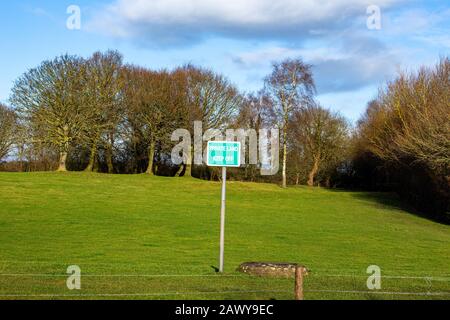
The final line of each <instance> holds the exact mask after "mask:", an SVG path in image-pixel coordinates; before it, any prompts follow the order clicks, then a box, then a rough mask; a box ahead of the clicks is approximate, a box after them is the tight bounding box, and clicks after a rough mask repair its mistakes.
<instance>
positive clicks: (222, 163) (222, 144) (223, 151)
mask: <svg viewBox="0 0 450 320" xmlns="http://www.w3.org/2000/svg"><path fill="white" fill-rule="evenodd" d="M207 154H208V159H207V165H208V166H209V167H222V203H221V210H220V257H219V272H220V273H223V271H224V261H225V259H224V257H225V213H226V194H227V167H240V166H241V144H240V142H229V141H210V142H208V150H207Z"/></svg>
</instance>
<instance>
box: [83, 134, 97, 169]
mask: <svg viewBox="0 0 450 320" xmlns="http://www.w3.org/2000/svg"><path fill="white" fill-rule="evenodd" d="M96 157H97V141H95V142H94V144H93V145H92V147H91V154H90V156H89V164H88V166H87V168H86V169H85V170H84V171H85V172H92V171H93V170H94V165H95V160H96Z"/></svg>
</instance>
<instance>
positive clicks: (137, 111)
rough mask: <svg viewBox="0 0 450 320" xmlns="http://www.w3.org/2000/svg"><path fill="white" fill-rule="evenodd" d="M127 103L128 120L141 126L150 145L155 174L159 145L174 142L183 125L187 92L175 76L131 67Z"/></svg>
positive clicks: (151, 163) (149, 150)
mask: <svg viewBox="0 0 450 320" xmlns="http://www.w3.org/2000/svg"><path fill="white" fill-rule="evenodd" d="M124 72H125V74H126V85H125V102H126V104H127V110H128V112H127V113H128V116H127V117H128V121H130V122H131V123H133V124H134V125H135V126H138V127H140V129H139V131H140V132H141V134H142V137H143V138H144V139H145V140H146V143H147V144H148V159H149V162H148V167H147V171H146V172H147V173H148V174H153V173H154V170H153V169H154V159H155V153H156V147H157V145H158V146H159V147H160V148H161V147H163V146H164V145H166V144H168V143H169V141H170V137H171V133H172V132H173V131H174V130H175V129H177V128H179V127H180V125H181V123H182V121H183V117H184V116H185V115H184V113H185V112H183V109H182V107H183V106H184V100H183V99H184V92H183V91H182V90H180V87H179V83H178V81H177V80H176V79H174V77H173V75H172V74H171V73H169V72H167V71H165V70H162V71H159V72H153V71H149V70H146V69H143V68H137V67H131V66H130V67H127V68H126V70H125V71H124Z"/></svg>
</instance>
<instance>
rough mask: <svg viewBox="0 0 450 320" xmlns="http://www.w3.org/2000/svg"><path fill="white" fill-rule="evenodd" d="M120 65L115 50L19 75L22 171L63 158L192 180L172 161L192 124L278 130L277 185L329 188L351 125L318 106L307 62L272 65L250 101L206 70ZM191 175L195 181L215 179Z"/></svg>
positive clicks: (93, 167) (65, 164)
mask: <svg viewBox="0 0 450 320" xmlns="http://www.w3.org/2000/svg"><path fill="white" fill-rule="evenodd" d="M122 61H123V60H122V56H121V55H120V54H119V53H118V52H115V51H108V52H105V53H100V52H98V53H95V54H94V55H93V56H92V57H90V58H89V59H83V58H80V57H76V56H68V55H64V56H61V57H57V58H55V59H54V60H51V61H45V62H43V63H42V64H41V65H40V66H38V67H37V68H35V69H31V70H29V71H28V72H27V73H25V74H24V75H23V76H21V77H20V78H19V79H18V80H17V81H16V83H15V85H14V87H13V89H12V95H11V98H10V102H11V104H12V106H13V109H12V110H8V113H10V114H13V115H14V118H15V119H16V120H15V123H16V130H14V132H15V134H14V136H15V139H14V140H15V143H14V144H11V143H9V144H8V149H9V148H11V147H12V146H13V145H14V146H15V150H16V158H17V162H15V164H16V167H17V166H18V167H19V168H20V169H24V168H25V169H28V170H35V169H38V170H39V169H41V170H42V169H48V168H49V167H52V164H51V163H52V161H53V160H54V159H58V160H57V161H58V165H57V170H59V171H66V170H68V169H70V170H85V171H102V172H108V173H142V172H146V173H148V174H154V173H158V174H164V175H183V174H184V175H185V176H191V175H192V174H193V172H192V167H191V165H189V161H187V159H185V160H186V161H185V164H184V165H182V166H181V167H177V166H174V165H173V164H171V163H170V152H171V150H172V148H173V147H174V142H172V141H171V139H170V138H171V134H172V132H173V131H174V130H176V129H178V128H185V129H189V130H191V134H192V135H193V134H194V132H193V129H194V121H201V122H202V126H203V130H204V131H206V130H208V129H213V128H214V129H219V130H225V129H227V128H243V129H254V130H257V131H258V130H259V129H262V128H273V127H276V128H279V129H280V132H281V133H282V134H281V143H282V152H281V159H282V170H281V177H279V176H277V177H273V178H272V179H278V177H279V178H280V179H281V181H282V185H283V186H284V187H285V186H287V184H288V183H293V182H295V183H297V184H299V183H308V184H309V185H315V184H317V183H319V182H321V181H329V180H330V179H329V178H330V174H329V173H330V172H331V171H332V169H331V168H332V166H333V165H335V164H337V162H338V161H337V160H338V158H339V156H341V155H342V153H341V152H340V151H341V149H342V148H344V145H345V141H346V140H348V136H349V130H348V125H347V122H346V121H345V119H343V118H342V117H340V116H339V115H337V114H334V113H331V112H330V111H328V110H326V109H324V108H322V107H320V106H319V105H318V104H317V103H315V102H314V94H315V84H314V79H313V75H312V72H311V66H309V65H307V64H305V63H304V62H303V61H302V60H300V59H288V60H285V61H283V62H281V63H275V64H274V66H273V72H272V73H271V74H270V75H269V76H268V77H267V78H266V80H265V87H264V89H263V90H261V91H260V92H259V93H257V94H249V95H244V94H242V93H240V92H239V91H238V89H237V88H236V87H235V86H234V85H232V84H231V83H230V82H229V81H228V80H227V79H226V78H225V77H223V76H222V75H219V74H216V73H214V72H212V71H211V70H208V69H203V68H198V67H195V66H192V65H187V66H183V67H179V68H177V69H175V70H172V71H167V70H159V71H153V70H148V69H145V68H142V67H138V66H133V65H124V64H123V62H122ZM5 110H7V109H6V108H5ZM11 133H12V132H10V134H8V138H9V139H10V140H11ZM259 166H260V164H257V165H247V166H246V170H245V174H243V173H241V172H238V171H236V172H234V175H235V178H236V179H250V180H257V179H262V178H261V177H259V176H258V175H257V174H256V173H257V170H258V168H259ZM306 167H309V170H305V168H306ZM195 169H196V170H195V172H194V174H195V175H197V176H203V177H213V176H214V171H211V170H209V169H207V168H204V167H200V168H195ZM322 169H326V170H322ZM320 173H322V175H323V176H324V177H323V179H322V178H321V181H316V178H317V177H318V176H319V174H320ZM325 173H327V174H328V177H325Z"/></svg>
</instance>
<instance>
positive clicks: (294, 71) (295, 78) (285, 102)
mask: <svg viewBox="0 0 450 320" xmlns="http://www.w3.org/2000/svg"><path fill="white" fill-rule="evenodd" d="M265 89H266V90H267V93H268V94H269V96H270V97H271V98H272V100H273V101H274V104H273V106H274V113H275V114H276V119H277V125H278V126H279V128H280V130H281V131H282V139H283V141H282V143H283V172H282V175H283V182H282V184H283V188H286V187H287V171H286V170H287V156H288V154H287V153H288V125H289V119H290V117H291V116H292V114H293V113H294V111H295V110H298V109H299V108H301V107H302V106H304V105H306V104H307V103H308V102H309V101H310V100H311V98H312V96H313V95H314V93H315V90H316V89H315V84H314V79H313V76H312V72H311V66H310V65H308V64H305V63H304V62H303V61H302V60H301V59H287V60H285V61H283V62H281V63H274V64H273V71H272V74H271V75H269V76H268V77H267V78H266V79H265Z"/></svg>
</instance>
